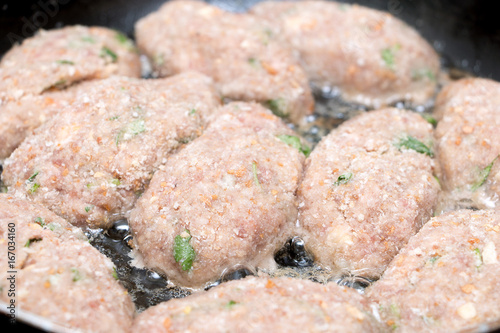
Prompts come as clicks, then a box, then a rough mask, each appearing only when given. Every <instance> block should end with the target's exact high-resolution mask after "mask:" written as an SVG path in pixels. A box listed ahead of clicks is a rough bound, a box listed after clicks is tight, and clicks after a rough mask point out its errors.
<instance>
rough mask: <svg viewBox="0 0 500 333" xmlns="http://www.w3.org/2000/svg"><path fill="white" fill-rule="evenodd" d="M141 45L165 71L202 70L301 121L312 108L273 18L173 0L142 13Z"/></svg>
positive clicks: (227, 91) (232, 93) (240, 96)
mask: <svg viewBox="0 0 500 333" xmlns="http://www.w3.org/2000/svg"><path fill="white" fill-rule="evenodd" d="M135 34H136V39H137V45H138V46H139V48H140V49H141V51H143V52H144V53H145V54H147V55H148V56H149V57H150V58H151V59H152V62H153V66H154V68H155V69H156V70H157V71H158V73H159V75H160V76H167V75H172V74H176V73H179V72H183V71H186V70H197V71H200V72H202V73H204V74H206V75H209V76H210V77H212V78H214V81H215V82H216V84H217V86H218V88H219V90H220V93H221V94H222V96H223V97H227V98H229V99H232V100H245V101H257V102H260V103H264V104H267V105H268V106H269V107H270V108H271V109H272V110H273V112H275V114H277V115H279V116H282V117H289V118H290V119H291V120H292V121H299V120H300V119H301V118H302V116H304V115H306V114H309V113H311V112H312V110H313V104H314V100H313V98H312V95H311V92H310V89H309V85H308V82H307V78H306V75H305V73H304V71H303V69H302V68H301V67H300V66H299V65H298V63H297V62H296V61H295V60H294V59H293V57H292V55H291V53H290V52H289V50H286V49H285V48H284V47H282V46H281V45H279V44H278V43H276V41H275V39H276V38H275V36H276V35H275V33H274V31H273V27H272V25H271V24H264V23H263V22H262V21H261V20H258V19H256V18H255V17H252V16H250V15H246V14H233V13H227V12H224V11H222V10H220V9H218V8H216V7H213V6H210V5H207V4H204V3H203V2H196V1H171V2H168V3H166V4H165V5H164V6H163V7H161V8H160V9H159V10H158V11H157V12H154V13H152V14H150V15H148V16H146V17H145V18H143V19H141V20H140V21H139V22H138V23H137V24H136V28H135Z"/></svg>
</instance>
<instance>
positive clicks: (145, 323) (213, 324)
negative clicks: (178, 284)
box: [132, 277, 380, 332]
mask: <svg viewBox="0 0 500 333" xmlns="http://www.w3.org/2000/svg"><path fill="white" fill-rule="evenodd" d="M368 311H369V307H368V305H367V302H366V300H365V299H364V298H363V297H362V296H361V295H359V294H358V293H357V292H355V291H354V290H352V289H348V288H345V287H340V286H338V285H336V284H334V283H330V284H327V285H321V284H318V283H314V282H311V281H308V280H298V279H291V278H275V279H265V278H255V277H247V278H245V279H243V280H238V281H230V282H227V283H224V284H222V285H220V286H217V287H215V288H212V289H210V290H209V291H207V292H201V293H199V294H197V295H192V296H189V297H188V298H184V299H174V300H171V301H168V302H164V303H161V304H159V305H156V306H154V307H152V308H149V309H148V310H146V311H144V312H143V313H141V314H140V315H139V316H138V317H137V318H136V319H135V322H134V326H133V327H132V332H206V331H207V328H210V329H209V330H210V331H211V332H296V331H297V329H300V331H304V332H380V327H379V324H378V323H377V321H376V320H375V319H374V318H373V317H372V316H371V315H370V314H369V312H368Z"/></svg>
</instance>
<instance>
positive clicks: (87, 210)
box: [85, 206, 94, 213]
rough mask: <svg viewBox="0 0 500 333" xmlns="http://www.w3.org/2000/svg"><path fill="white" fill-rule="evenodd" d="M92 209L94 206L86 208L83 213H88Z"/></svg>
mask: <svg viewBox="0 0 500 333" xmlns="http://www.w3.org/2000/svg"><path fill="white" fill-rule="evenodd" d="M92 208H94V206H86V207H85V211H86V212H87V213H88V212H90V210H91V209H92Z"/></svg>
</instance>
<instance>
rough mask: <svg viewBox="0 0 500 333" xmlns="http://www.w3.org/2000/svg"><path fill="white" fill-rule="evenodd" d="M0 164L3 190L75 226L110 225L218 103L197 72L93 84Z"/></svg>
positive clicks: (207, 82)
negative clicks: (2, 167) (3, 184)
mask: <svg viewBox="0 0 500 333" xmlns="http://www.w3.org/2000/svg"><path fill="white" fill-rule="evenodd" d="M87 88H88V89H85V90H84V91H81V92H80V93H79V95H78V96H77V97H76V100H75V102H74V103H73V104H72V105H70V106H69V107H68V108H67V109H64V110H62V111H61V112H60V113H59V115H58V116H57V117H55V118H52V119H51V120H49V121H48V122H46V123H45V124H44V125H43V126H41V127H39V128H38V129H37V130H36V132H35V134H34V135H32V136H30V137H28V138H27V139H26V140H25V141H24V142H23V143H22V144H21V146H20V147H19V148H18V149H17V150H16V151H15V152H14V153H13V154H12V155H11V156H10V158H9V159H7V160H6V161H5V164H4V171H3V174H2V178H3V181H4V183H5V185H7V186H8V188H9V192H10V193H12V194H13V195H15V196H17V197H24V198H28V199H29V200H32V201H34V202H37V203H40V204H42V205H44V206H45V207H47V208H49V209H51V210H52V211H53V212H55V213H56V214H58V215H60V216H62V217H64V218H66V219H67V220H68V221H69V222H70V223H72V224H74V225H78V226H90V227H103V228H107V227H109V226H110V225H111V224H112V222H113V221H116V220H118V219H120V218H123V217H124V216H125V215H126V214H127V212H128V211H129V210H130V209H132V207H133V205H134V203H135V201H136V199H137V197H138V196H139V195H140V194H141V193H142V191H144V189H145V186H146V185H147V183H148V182H149V180H150V179H151V177H152V175H153V173H154V172H155V171H156V170H157V169H158V168H159V167H160V166H161V165H162V164H165V162H166V160H167V158H168V156H169V155H170V154H171V153H172V152H173V151H175V150H176V149H177V148H180V147H181V146H183V145H184V144H185V143H187V142H189V141H190V140H192V139H193V138H195V137H196V136H199V135H200V134H201V132H202V129H203V126H204V125H205V118H206V117H207V116H208V115H209V114H211V113H212V112H213V111H214V110H215V108H216V107H217V106H218V105H219V99H218V98H217V97H216V95H215V93H214V90H213V87H212V86H211V81H210V79H209V78H207V77H206V76H203V75H201V74H197V73H184V74H181V75H178V76H175V77H172V78H168V79H161V80H140V79H132V78H124V77H122V78H119V77H113V78H109V79H106V80H100V81H96V82H95V84H92V85H89V86H88V87H87Z"/></svg>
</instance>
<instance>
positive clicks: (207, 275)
mask: <svg viewBox="0 0 500 333" xmlns="http://www.w3.org/2000/svg"><path fill="white" fill-rule="evenodd" d="M220 113H221V114H222V115H220V116H219V117H218V118H217V119H216V120H214V121H213V122H212V123H211V124H210V125H209V127H208V128H207V130H206V131H205V133H204V134H203V135H202V136H201V137H200V138H198V139H196V140H195V141H194V142H193V143H191V144H190V145H188V146H187V147H186V148H185V149H183V150H182V151H181V152H179V153H178V154H176V155H174V156H172V157H171V158H170V159H169V160H168V162H167V164H166V167H165V169H163V170H161V171H158V172H157V173H156V174H155V175H154V177H153V179H152V181H151V184H150V186H149V187H148V190H147V191H146V192H145V193H144V195H143V196H142V198H141V199H140V200H139V201H138V203H137V206H136V208H135V209H134V211H133V212H132V214H131V218H130V221H129V223H130V226H131V228H132V231H133V234H134V240H135V242H136V244H137V248H138V249H139V251H140V253H141V254H142V256H143V257H144V261H145V263H146V265H147V266H148V267H150V268H152V269H155V270H157V271H159V272H161V273H163V274H165V275H166V276H167V277H168V278H169V279H170V280H171V281H173V282H175V283H177V284H179V285H185V286H202V285H204V284H205V283H206V282H210V281H214V280H216V279H218V278H219V277H220V276H221V275H222V274H223V273H224V272H225V271H226V270H231V269H232V268H234V267H239V266H244V267H248V268H253V267H255V266H260V267H262V266H267V265H269V263H270V262H271V261H272V262H274V261H273V254H274V252H275V251H276V250H277V249H278V248H279V247H281V246H282V245H283V243H284V242H285V240H286V238H285V236H286V235H285V234H286V233H287V231H288V230H289V229H290V226H292V225H294V224H295V221H296V218H297V208H296V198H295V191H296V189H297V186H298V182H299V181H300V177H301V174H302V163H303V160H304V155H303V154H302V153H301V152H299V150H298V149H296V148H294V147H292V146H289V145H288V144H287V143H285V142H283V141H282V140H285V141H286V140H287V139H288V140H292V139H290V138H292V136H293V131H291V130H290V129H289V128H288V127H286V126H285V124H284V123H283V122H282V121H281V120H280V119H279V118H278V117H276V116H274V115H273V114H272V113H271V112H270V111H268V110H266V109H264V108H263V107H262V106H260V105H259V104H245V103H231V104H228V105H227V106H225V107H224V108H223V109H222V110H221V111H220ZM280 138H281V139H280ZM294 138H295V139H296V143H297V144H298V145H299V146H300V145H301V143H300V141H299V139H298V138H297V137H294ZM292 141H293V140H292ZM181 252H182V255H181Z"/></svg>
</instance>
